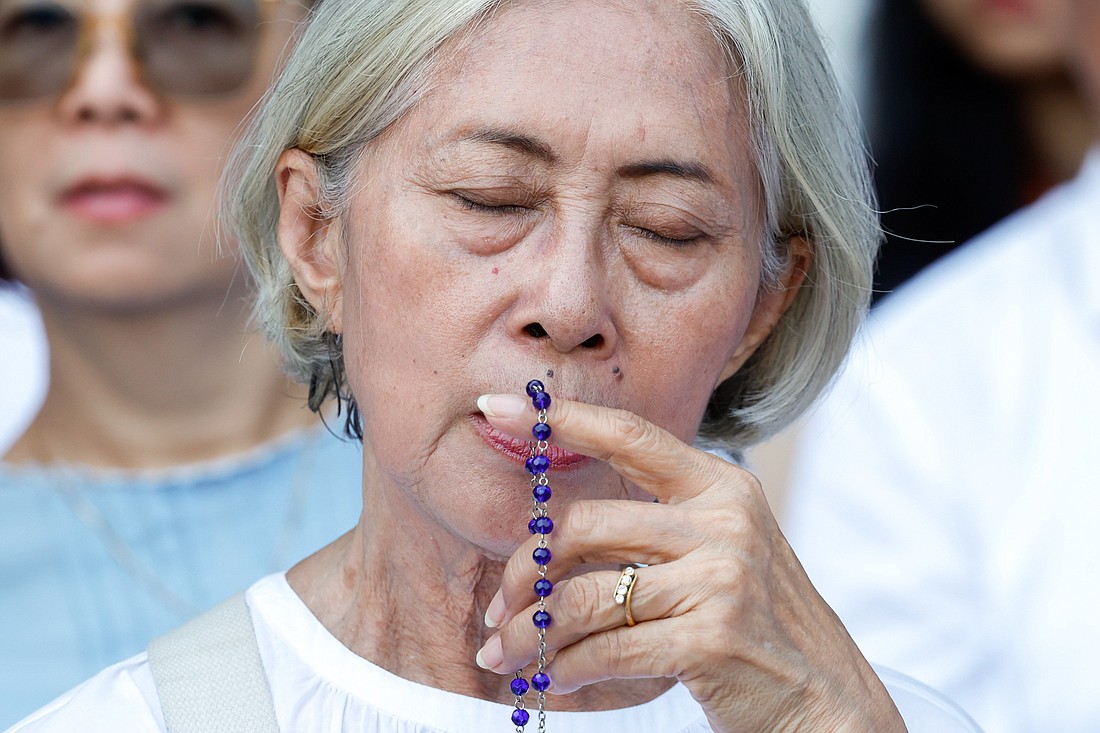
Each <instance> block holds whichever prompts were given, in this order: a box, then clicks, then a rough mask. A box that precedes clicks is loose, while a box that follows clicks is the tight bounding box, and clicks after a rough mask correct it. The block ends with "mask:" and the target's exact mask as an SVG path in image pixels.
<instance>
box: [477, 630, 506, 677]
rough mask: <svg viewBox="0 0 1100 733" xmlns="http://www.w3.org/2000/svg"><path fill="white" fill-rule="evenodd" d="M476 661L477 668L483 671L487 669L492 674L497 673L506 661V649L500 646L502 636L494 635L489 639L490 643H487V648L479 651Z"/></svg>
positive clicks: (484, 647)
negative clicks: (497, 669)
mask: <svg viewBox="0 0 1100 733" xmlns="http://www.w3.org/2000/svg"><path fill="white" fill-rule="evenodd" d="M476 661H477V666H479V667H481V668H482V669H487V670H489V671H490V672H494V671H496V668H497V667H499V666H500V664H501V662H503V661H504V647H502V646H501V644H500V634H493V635H492V636H491V637H489V641H487V642H485V646H483V647H481V649H479V650H478V652H477V659H476Z"/></svg>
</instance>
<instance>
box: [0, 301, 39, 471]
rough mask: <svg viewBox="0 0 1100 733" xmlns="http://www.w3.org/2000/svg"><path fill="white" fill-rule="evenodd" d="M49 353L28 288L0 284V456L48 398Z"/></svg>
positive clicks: (25, 427) (36, 309)
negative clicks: (46, 397)
mask: <svg viewBox="0 0 1100 733" xmlns="http://www.w3.org/2000/svg"><path fill="white" fill-rule="evenodd" d="M48 352H49V349H48V347H47V346H46V334H45V332H44V331H43V329H42V318H41V317H40V316H39V315H38V308H37V307H36V306H35V305H34V299H33V297H32V296H31V294H30V293H29V292H27V290H26V288H23V287H20V286H19V285H17V284H15V283H8V284H6V285H5V284H2V283H0V455H3V454H4V453H6V452H7V450H8V448H10V447H11V444H12V443H14V442H15V441H16V440H17V439H18V438H19V436H20V435H22V434H23V431H25V430H26V429H27V425H29V424H30V422H31V420H33V419H34V416H35V414H36V413H37V412H38V408H39V407H41V406H42V400H43V398H44V397H45V396H46V383H47V382H48V381H49V376H48V375H49V365H48V360H49V354H48Z"/></svg>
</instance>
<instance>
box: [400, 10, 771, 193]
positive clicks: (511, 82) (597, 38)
mask: <svg viewBox="0 0 1100 733" xmlns="http://www.w3.org/2000/svg"><path fill="white" fill-rule="evenodd" d="M430 69H431V71H430V77H429V83H428V85H427V91H426V93H425V95H424V97H423V98H422V102H423V103H425V104H427V105H428V106H431V107H433V108H434V109H436V110H438V113H437V115H436V116H434V117H431V118H430V121H431V122H432V123H438V124H437V127H441V126H443V124H444V122H445V121H447V120H448V119H451V118H457V117H460V116H461V115H462V113H464V112H465V113H468V116H469V117H470V118H471V121H470V122H469V125H476V124H478V123H477V121H476V119H475V118H484V119H490V120H499V121H505V120H511V121H513V122H515V123H518V124H519V125H521V126H523V127H526V128H529V129H533V130H540V129H541V130H544V131H547V132H548V133H551V134H552V135H558V134H560V136H562V137H564V136H567V135H568V134H569V132H570V131H577V132H578V133H579V134H585V135H590V137H589V138H588V142H589V143H590V144H591V145H593V146H595V145H599V144H601V143H608V144H615V143H616V142H617V141H618V142H621V141H622V140H623V139H624V138H625V137H630V136H633V139H631V140H630V141H629V144H630V145H631V146H635V147H638V148H639V149H640V148H648V149H649V150H651V151H652V152H653V153H654V154H656V155H657V157H665V156H664V155H663V154H665V153H668V154H675V155H674V156H672V157H676V158H681V159H694V160H707V161H712V162H714V163H715V165H716V166H717V168H718V169H724V170H726V171H727V172H728V173H729V175H730V176H736V177H740V176H743V175H744V174H746V173H748V171H747V170H745V165H746V163H747V158H749V157H750V156H751V151H750V147H751V145H750V141H751V134H750V122H749V114H748V102H747V97H746V92H745V87H744V84H743V79H742V78H741V76H740V74H739V73H738V71H737V70H736V69H735V68H734V64H733V62H732V60H731V58H730V54H729V52H728V51H727V48H726V46H725V45H724V44H722V43H720V42H719V40H718V38H717V36H716V35H715V34H714V33H713V32H712V31H711V29H710V28H709V27H707V26H706V25H705V23H704V22H703V21H702V20H701V19H700V16H699V14H698V13H695V12H691V11H690V10H689V9H688V8H687V6H686V5H685V4H684V3H680V2H668V1H667V0H664V1H655V0H635V1H633V2H629V3H626V2H619V1H617V0H561V1H559V2H522V1H520V2H511V3H507V4H505V5H502V6H500V7H499V8H497V9H496V10H494V11H493V12H492V13H491V14H489V15H488V16H486V17H484V18H482V19H481V20H480V21H479V22H477V23H475V24H474V25H473V26H471V27H469V28H467V29H465V30H464V31H462V32H460V33H459V34H457V35H456V36H454V37H452V38H451V39H450V40H449V41H448V42H447V43H445V44H443V46H441V48H440V49H439V50H438V51H437V52H436V54H435V57H434V58H433V61H432V63H431V66H430ZM421 117H423V116H421ZM421 121H422V120H421ZM455 124H457V125H461V120H458V121H456V122H455ZM421 132H423V131H421ZM601 133H602V136H601ZM662 147H663V148H664V149H662Z"/></svg>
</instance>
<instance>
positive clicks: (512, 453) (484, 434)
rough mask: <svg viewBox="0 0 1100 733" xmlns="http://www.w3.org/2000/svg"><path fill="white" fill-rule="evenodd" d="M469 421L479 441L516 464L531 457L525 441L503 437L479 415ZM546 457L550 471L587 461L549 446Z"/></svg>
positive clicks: (503, 435)
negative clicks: (482, 441)
mask: <svg viewBox="0 0 1100 733" xmlns="http://www.w3.org/2000/svg"><path fill="white" fill-rule="evenodd" d="M470 420H471V422H473V425H474V430H476V431H477V433H478V435H480V436H481V439H482V440H484V441H485V442H486V443H488V444H489V446H490V447H491V448H493V449H495V450H496V451H498V452H499V453H503V454H504V455H505V456H507V457H508V458H510V459H512V460H513V461H515V462H516V463H523V462H525V461H526V460H527V459H528V458H530V457H531V444H530V443H528V442H527V441H525V440H517V439H516V438H513V437H512V436H510V435H505V434H504V433H502V432H500V431H499V430H497V429H496V428H494V427H493V426H492V425H490V424H489V423H488V421H487V420H486V419H485V418H484V417H482V416H481V415H472V416H471V418H470ZM546 457H547V458H549V459H550V468H551V469H552V470H565V471H567V470H569V469H571V468H574V467H576V466H578V465H580V464H581V463H584V462H585V461H587V460H589V459H588V456H583V455H581V454H580V453H573V452H571V451H567V450H565V449H563V448H559V447H558V446H556V445H551V446H550V447H549V448H547V449H546Z"/></svg>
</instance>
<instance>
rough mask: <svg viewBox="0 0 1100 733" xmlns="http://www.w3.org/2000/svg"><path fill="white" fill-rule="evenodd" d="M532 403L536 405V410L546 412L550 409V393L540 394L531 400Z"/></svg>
mask: <svg viewBox="0 0 1100 733" xmlns="http://www.w3.org/2000/svg"><path fill="white" fill-rule="evenodd" d="M531 402H532V403H533V404H534V405H535V409H536V410H545V409H546V408H548V407H550V393H549V392H539V393H538V394H536V395H535V396H534V397H532V398H531Z"/></svg>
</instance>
